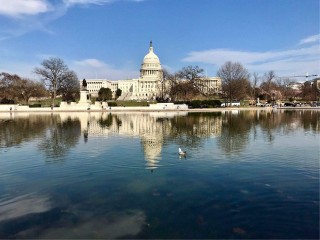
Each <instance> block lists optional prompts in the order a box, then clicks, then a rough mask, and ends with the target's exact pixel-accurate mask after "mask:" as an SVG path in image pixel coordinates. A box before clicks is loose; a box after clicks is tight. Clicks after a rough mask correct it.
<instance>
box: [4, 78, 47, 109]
mask: <svg viewBox="0 0 320 240" xmlns="http://www.w3.org/2000/svg"><path fill="white" fill-rule="evenodd" d="M0 92H1V93H2V94H0V98H6V99H12V100H13V99H15V100H19V101H24V103H26V104H28V103H29V99H30V98H31V97H42V96H45V95H46V89H45V87H44V85H43V84H42V83H39V82H36V81H32V80H30V79H27V78H21V77H20V76H18V75H17V74H9V73H1V74H0Z"/></svg>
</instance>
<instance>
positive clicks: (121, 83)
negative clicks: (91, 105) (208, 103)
mask: <svg viewBox="0 0 320 240" xmlns="http://www.w3.org/2000/svg"><path fill="white" fill-rule="evenodd" d="M86 82H87V90H88V91H89V93H90V94H91V95H92V96H98V92H99V90H100V88H109V89H111V91H112V92H113V94H114V95H115V92H116V91H117V89H121V91H122V94H121V96H120V97H119V99H118V100H148V99H155V98H156V97H158V96H161V91H162V89H163V85H162V84H166V83H163V71H162V67H161V63H160V60H159V57H158V56H157V55H156V54H155V53H154V49H153V46H152V41H151V42H150V47H149V53H148V54H147V55H145V57H144V58H143V61H142V64H141V68H140V77H139V78H133V79H126V80H107V79H86ZM201 84H202V90H203V91H204V92H210V93H219V92H220V91H221V79H220V78H218V77H207V78H204V79H201ZM165 87H166V88H168V84H166V86H165Z"/></svg>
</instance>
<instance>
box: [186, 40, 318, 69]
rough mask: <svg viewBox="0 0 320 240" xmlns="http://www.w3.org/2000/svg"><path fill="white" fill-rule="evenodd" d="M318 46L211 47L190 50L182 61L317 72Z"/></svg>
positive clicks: (218, 65)
mask: <svg viewBox="0 0 320 240" xmlns="http://www.w3.org/2000/svg"><path fill="white" fill-rule="evenodd" d="M319 56H320V47H319V45H312V46H309V47H304V48H296V49H290V50H280V51H266V52H250V51H240V50H231V49H211V50H205V51H197V52H190V53H189V54H188V56H187V57H185V58H183V59H182V61H184V62H195V63H206V64H212V65H214V66H215V67H220V66H221V65H223V64H224V63H225V62H226V61H232V62H240V63H241V64H243V65H244V66H245V67H247V68H248V69H249V70H250V71H255V72H266V71H269V70H274V71H276V72H277V73H278V74H290V75H291V74H292V73H296V74H301V73H305V72H310V73H311V72H312V73H314V74H318V73H319V69H320V57H319Z"/></svg>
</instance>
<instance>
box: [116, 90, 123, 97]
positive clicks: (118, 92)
mask: <svg viewBox="0 0 320 240" xmlns="http://www.w3.org/2000/svg"><path fill="white" fill-rule="evenodd" d="M121 94H122V90H121V89H120V88H118V89H117V91H116V99H118V98H119V97H120V96H121Z"/></svg>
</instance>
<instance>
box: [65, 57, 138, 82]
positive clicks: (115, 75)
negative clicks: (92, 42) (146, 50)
mask: <svg viewBox="0 0 320 240" xmlns="http://www.w3.org/2000/svg"><path fill="white" fill-rule="evenodd" d="M70 69H72V70H74V71H75V72H76V73H77V75H78V77H79V78H80V79H82V78H89V79H90V78H100V79H101V78H102V79H108V80H119V79H128V78H129V79H131V78H137V77H139V71H137V70H131V69H127V68H122V69H118V68H115V67H113V66H112V65H109V64H107V63H104V62H102V61H100V60H98V59H92V58H90V59H84V60H80V61H75V62H73V64H71V65H70Z"/></svg>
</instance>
